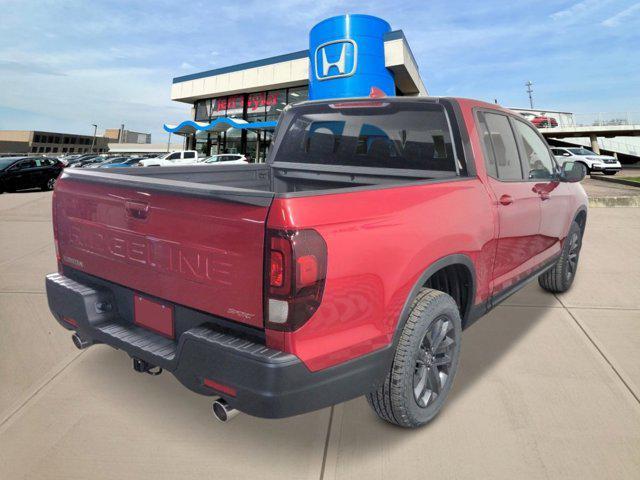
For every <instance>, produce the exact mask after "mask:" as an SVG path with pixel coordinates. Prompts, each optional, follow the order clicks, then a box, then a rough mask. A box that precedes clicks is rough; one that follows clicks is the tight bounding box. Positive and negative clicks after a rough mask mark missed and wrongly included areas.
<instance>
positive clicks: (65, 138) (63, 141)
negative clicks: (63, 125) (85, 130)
mask: <svg viewBox="0 0 640 480" xmlns="http://www.w3.org/2000/svg"><path fill="white" fill-rule="evenodd" d="M62 143H64V144H65V145H66V144H68V143H69V137H63V139H62Z"/></svg>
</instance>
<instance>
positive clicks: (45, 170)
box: [0, 157, 64, 193]
mask: <svg viewBox="0 0 640 480" xmlns="http://www.w3.org/2000/svg"><path fill="white" fill-rule="evenodd" d="M63 167H64V166H63V165H62V163H61V162H60V161H58V160H56V159H53V158H44V157H7V158H0V193H3V192H15V191H16V190H25V189H28V188H40V189H41V190H51V189H52V188H53V186H54V185H55V183H56V179H57V178H58V175H60V172H61V171H62V169H63Z"/></svg>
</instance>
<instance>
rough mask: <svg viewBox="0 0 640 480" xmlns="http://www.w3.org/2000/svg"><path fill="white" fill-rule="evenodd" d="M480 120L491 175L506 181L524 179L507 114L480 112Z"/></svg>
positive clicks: (488, 171)
mask: <svg viewBox="0 0 640 480" xmlns="http://www.w3.org/2000/svg"><path fill="white" fill-rule="evenodd" d="M478 120H479V126H480V134H481V137H482V141H483V144H484V147H485V163H486V167H487V173H488V174H489V176H491V177H493V178H496V179H498V180H505V181H508V180H511V181H513V180H522V179H523V178H524V177H523V174H522V166H521V163H520V157H519V156H518V147H517V145H516V139H515V137H514V135H513V130H512V129H511V125H510V123H509V119H508V118H507V116H506V115H501V114H499V113H489V112H479V113H478Z"/></svg>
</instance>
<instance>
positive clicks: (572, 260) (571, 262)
mask: <svg viewBox="0 0 640 480" xmlns="http://www.w3.org/2000/svg"><path fill="white" fill-rule="evenodd" d="M582 233H583V232H582V229H581V228H580V225H578V223H577V222H575V221H574V222H573V223H572V224H571V228H569V233H568V234H567V238H565V240H564V243H563V245H562V253H561V254H560V258H559V259H558V261H557V262H556V263H555V265H554V266H553V267H552V268H551V269H550V270H547V271H546V272H544V273H543V274H542V275H540V276H539V277H538V283H539V284H540V286H541V287H542V288H543V289H545V290H546V291H547V292H551V293H562V292H566V291H567V290H569V288H570V287H571V285H572V284H573V280H574V279H575V278H576V271H577V270H578V260H579V259H580V249H581V248H582Z"/></svg>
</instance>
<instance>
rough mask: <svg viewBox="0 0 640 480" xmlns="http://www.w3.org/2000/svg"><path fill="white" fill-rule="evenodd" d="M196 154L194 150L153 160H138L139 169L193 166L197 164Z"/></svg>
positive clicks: (174, 153) (173, 153)
mask: <svg viewBox="0 0 640 480" xmlns="http://www.w3.org/2000/svg"><path fill="white" fill-rule="evenodd" d="M199 162H200V159H199V158H198V152H196V151H195V150H183V151H180V152H169V153H165V154H164V155H161V156H159V157H154V158H146V159H144V160H140V162H139V163H138V166H140V167H171V166H173V167H176V166H178V165H193V164H196V163H199Z"/></svg>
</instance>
